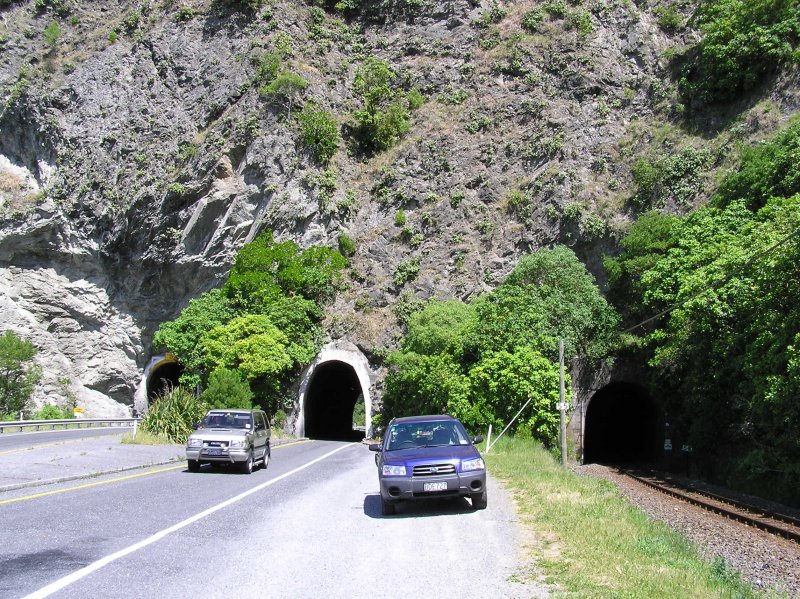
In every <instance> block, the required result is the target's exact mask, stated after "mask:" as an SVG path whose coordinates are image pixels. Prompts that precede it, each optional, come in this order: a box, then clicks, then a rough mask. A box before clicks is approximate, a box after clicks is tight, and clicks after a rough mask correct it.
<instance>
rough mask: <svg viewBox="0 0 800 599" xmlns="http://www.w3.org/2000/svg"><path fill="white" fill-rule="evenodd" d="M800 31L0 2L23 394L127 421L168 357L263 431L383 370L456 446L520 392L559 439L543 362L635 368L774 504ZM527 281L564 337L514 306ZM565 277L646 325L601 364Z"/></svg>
mask: <svg viewBox="0 0 800 599" xmlns="http://www.w3.org/2000/svg"><path fill="white" fill-rule="evenodd" d="M799 10H800V9H799V6H798V2H797V0H755V1H748V0H717V1H705V0H696V1H694V0H637V1H635V2H634V1H631V0H611V1H600V0H526V1H523V2H497V1H491V0H486V1H483V2H478V1H477V0H475V1H472V0H455V1H452V2H451V1H447V2H445V1H438V0H398V1H397V2H384V1H372V0H342V1H340V2H329V1H328V2H321V1H314V2H302V1H299V0H248V1H235V0H192V1H188V0H185V1H182V2H176V1H174V0H163V1H155V0H153V1H143V2H138V3H135V4H132V3H127V2H92V1H87V2H81V3H77V2H73V1H72V0H32V1H24V0H0V11H2V16H3V20H2V23H1V24H0V83H1V84H2V102H0V130H2V132H3V135H2V136H0V214H1V215H2V221H0V226H2V230H1V232H2V235H0V289H2V292H3V294H2V296H3V298H4V302H5V303H4V304H3V309H4V312H3V314H4V315H7V319H8V322H9V327H10V328H11V329H12V330H15V331H17V332H18V333H19V332H24V333H26V334H25V335H23V337H25V338H26V339H28V338H30V339H31V340H32V341H33V342H34V344H35V345H36V347H38V348H39V356H40V358H41V362H42V365H43V366H44V368H43V382H44V383H45V384H46V385H49V386H48V387H45V388H47V389H49V392H51V393H53V392H55V391H54V390H55V389H58V388H59V386H58V381H61V380H65V379H66V378H67V377H68V378H69V379H70V381H71V382H70V385H71V389H72V390H73V392H74V393H75V396H76V397H77V398H78V400H79V401H81V402H85V403H91V402H94V405H98V406H99V405H102V406H106V407H107V406H108V405H117V404H125V405H129V404H130V401H131V399H130V398H131V396H132V395H133V392H134V389H135V387H136V384H137V382H138V381H139V379H140V372H141V368H142V367H143V366H144V363H146V361H147V358H148V356H149V355H151V353H152V352H153V351H155V350H157V349H159V348H161V347H168V348H170V349H172V351H174V352H175V353H176V355H178V356H179V358H180V360H181V361H182V362H183V364H184V366H185V367H186V374H185V376H186V379H185V380H186V382H187V384H190V385H194V384H196V383H198V382H202V383H204V384H205V383H208V388H211V387H214V386H216V385H217V384H218V383H219V382H220V381H222V380H226V381H231V380H233V379H232V378H231V377H234V376H235V377H238V378H239V379H240V380H242V381H244V382H246V384H247V386H248V388H251V387H252V389H251V391H253V390H255V391H256V393H257V395H259V396H262V397H263V398H271V399H269V400H266V399H264V400H263V401H269V402H277V403H276V405H278V404H280V402H281V399H280V397H281V393H282V391H281V389H285V387H286V384H287V381H288V378H287V377H291V373H293V372H296V371H297V369H298V367H299V365H301V364H303V363H304V362H306V361H307V360H308V359H309V358H310V356H311V355H312V354H313V351H314V348H316V347H318V344H319V342H320V340H321V339H322V338H323V337H329V338H332V339H339V338H347V339H349V340H351V341H352V342H353V343H355V344H357V345H358V346H359V347H361V348H363V350H364V352H365V353H366V354H367V355H368V356H369V357H370V358H371V359H372V360H373V361H374V363H375V364H376V366H377V365H381V364H383V358H384V356H390V358H389V360H388V363H389V365H390V376H389V378H388V379H387V389H388V393H387V404H386V405H387V414H388V413H394V412H393V411H397V410H400V409H401V408H402V409H405V408H404V407H403V406H402V405H401V404H400V403H397V402H398V401H400V398H401V395H402V394H404V393H405V394H407V397H408V398H412V397H421V396H422V395H424V394H425V393H429V394H430V395H431V397H434V398H435V401H434V403H433V406H432V407H435V408H436V409H440V408H441V409H445V407H446V408H447V409H453V410H462V412H461V413H462V414H463V415H464V417H465V418H466V419H470V418H473V421H474V422H475V423H476V424H477V423H478V422H481V423H486V422H487V421H493V420H494V419H496V418H504V417H505V413H504V410H506V407H505V406H501V405H499V403H498V399H497V398H498V397H499V395H494V396H493V395H491V394H492V393H498V392H497V390H492V389H489V388H490V386H491V385H490V381H492V380H495V379H498V380H503V377H506V380H508V379H511V378H512V377H517V375H518V374H519V373H521V372H524V371H525V370H524V369H525V368H527V367H528V365H529V364H534V365H536V372H535V373H534V374H536V376H535V377H533V378H536V380H537V381H539V382H537V390H538V391H542V390H545V391H546V392H544V395H542V397H547V398H548V399H547V400H546V401H544V400H543V401H542V406H543V409H544V406H547V407H548V408H549V407H551V405H550V404H551V402H552V369H553V359H554V356H553V355H552V351H553V343H552V341H553V339H554V338H555V336H556V335H559V336H561V335H564V336H567V337H568V341H569V343H568V345H569V349H568V351H569V353H570V356H575V355H578V356H584V357H594V358H598V359H599V358H601V357H602V358H608V357H613V356H615V355H626V356H634V357H635V359H637V360H640V361H641V362H647V363H649V364H650V365H651V367H652V369H653V372H654V377H656V378H654V382H653V385H654V388H658V389H668V390H670V393H668V394H669V395H671V396H673V397H676V398H679V399H676V402H675V405H673V406H670V407H669V410H670V418H671V419H672V420H673V421H674V422H675V423H676V424H675V426H677V427H679V428H680V430H681V434H682V435H683V436H684V437H685V440H686V441H687V442H689V443H691V444H692V445H693V446H694V447H695V452H696V454H698V455H699V454H701V453H702V454H703V455H706V456H707V457H708V463H709V464H710V463H711V462H712V460H713V459H716V458H717V457H719V456H720V455H722V454H723V453H725V452H726V451H727V454H726V455H729V456H732V457H733V458H735V459H736V463H737V464H738V465H737V466H736V468H744V469H745V470H746V471H741V472H740V471H738V470H735V469H734V466H733V464H734V461H731V462H730V463H728V464H722V463H721V462H717V463H720V464H721V465H720V467H719V470H720V471H719V472H718V473H717V474H718V475H719V476H721V477H727V478H729V479H730V480H734V479H737V480H741V481H745V482H746V484H748V485H750V486H756V485H757V484H759V481H761V482H762V483H763V482H769V483H772V482H775V485H774V487H775V488H777V489H785V488H786V482H787V481H791V480H792V479H791V477H792V476H795V475H796V472H794V471H793V470H792V467H791V464H792V463H795V464H796V463H798V460H797V458H796V456H797V453H796V452H797V446H796V441H793V439H796V438H797V435H796V432H797V431H796V430H795V429H794V428H792V426H793V425H792V424H791V422H793V421H794V420H796V418H794V412H793V411H792V410H793V409H794V408H793V404H792V401H791V399H790V398H791V397H792V394H793V393H795V392H796V361H797V360H796V356H795V353H796V352H795V349H794V348H795V347H796V344H797V340H796V337H795V336H796V334H797V314H796V312H795V311H794V310H795V309H794V307H793V304H792V303H791V297H792V295H791V294H792V293H794V292H795V291H796V290H795V289H794V287H793V286H792V285H793V281H796V280H797V276H796V275H797V273H796V272H794V271H792V264H793V262H792V260H794V259H795V258H796V255H795V254H793V253H792V252H795V249H796V245H795V244H796V241H795V239H796V238H791V239H789V240H787V241H786V242H785V243H781V244H780V245H778V246H777V247H776V249H774V250H770V251H767V250H769V249H770V248H771V247H772V246H773V245H775V244H778V243H779V242H780V241H781V240H782V239H783V238H784V237H788V236H789V235H790V234H791V232H792V227H793V226H794V224H793V223H794V221H793V220H792V218H793V216H792V214H793V211H794V208H793V206H794V204H793V202H795V195H796V194H797V193H798V188H797V180H798V176H797V172H796V170H795V165H796V164H797V163H798V156H797V125H796V123H795V124H793V123H794V121H792V120H791V116H792V115H793V114H795V113H796V112H797V110H798V106H800V93H798V89H800V86H798V85H797V75H798V68H797V59H798V50H797V45H798V37H799V32H800V16H799V12H798V11H799ZM766 140H771V141H766ZM776 198H777V199H776ZM267 229H269V230H272V231H273V232H274V239H272V241H270V242H269V243H267V242H265V241H264V240H263V239H262V240H260V241H258V242H257V243H255V244H254V245H252V246H246V245H245V241H246V240H248V241H249V240H253V239H256V238H257V237H258V235H259V234H260V233H261V232H263V231H264V230H267ZM275 240H278V242H276V241H275ZM284 240H291V241H292V243H294V244H295V246H293V247H291V248H289V249H288V250H287V252H288V253H287V254H286V256H288V257H286V256H283V254H282V255H281V256H277V257H276V256H275V255H274V254H273V252H276V251H278V249H277V248H279V247H282V246H281V245H280V244H281V243H283V241H284ZM243 246H244V247H245V248H247V249H245V251H244V252H243V253H239V251H240V250H241V249H242V247H243ZM562 246H567V247H569V248H570V250H569V252H571V254H570V253H569V252H568V251H567V250H565V249H564V247H562ZM333 247H338V248H339V249H340V250H341V253H342V254H345V255H347V256H348V260H349V262H348V266H347V267H345V268H343V270H342V274H343V277H344V279H345V281H346V284H345V285H343V286H341V287H340V288H338V291H339V292H338V293H337V294H336V296H335V297H334V298H332V299H331V298H330V297H329V296H326V297H324V299H323V296H325V294H326V293H327V291H325V290H324V289H323V288H321V287H320V286H319V283H320V281H321V279H313V278H312V280H305V279H303V278H302V277H300V279H298V278H297V273H298V272H301V271H304V269H305V268H306V267H307V266H308V264H309V263H310V262H314V260H316V258H319V257H320V256H321V255H322V253H324V252H332V250H325V249H320V248H333ZM300 248H307V249H303V250H301V249H300ZM548 248H550V249H548ZM552 248H555V249H552ZM284 249H286V248H284ZM281 251H283V250H281ZM620 251H621V254H620ZM314 252H318V254H315V253H314ZM264 253H266V254H269V255H268V256H267V255H265V254H264ZM306 253H307V257H308V260H306V261H305V262H304V260H305V258H304V257H305V256H306ZM604 254H607V255H608V256H609V259H608V260H606V261H605V263H606V265H607V268H608V270H606V269H604V268H603V260H602V256H603V255H604ZM762 254H763V256H762ZM237 255H238V256H239V258H237ZM331 255H332V254H331ZM282 256H283V257H286V260H287V261H288V262H287V263H286V264H288V263H289V262H290V263H291V265H290V266H287V269H286V271H285V272H284V270H283V266H282V267H281V268H280V269H279V271H280V273H279V274H276V273H275V272H270V273H264V272H260V271H259V270H258V268H257V264H258V262H259V261H260V260H267V259H275V260H277V261H278V262H280V260H282V259H283V257H282ZM323 257H324V256H323ZM556 257H559V260H560V261H559V260H556ZM334 258H335V259H336V260H338V258H336V257H335V256H334ZM576 259H577V260H579V261H580V263H582V264H583V265H585V271H584V270H581V269H580V268H578V267H577V265H578V262H577V261H576ZM237 260H239V262H237ZM547 260H553V261H554V262H553V264H552V265H551V266H552V267H553V268H557V269H559V270H563V271H564V272H565V273H569V275H568V276H567V277H566V280H574V281H577V282H580V283H581V285H580V289H575V290H570V292H569V293H568V292H567V291H566V290H563V289H560V288H559V287H558V286H557V285H554V286H553V287H552V288H550V290H549V291H552V292H553V293H554V294H555V293H557V294H561V297H562V298H577V297H580V298H588V299H587V301H588V303H586V304H585V305H584V306H583V308H585V313H581V310H580V309H579V308H580V306H577V305H575V306H572V307H573V308H575V309H576V313H574V314H559V313H558V311H557V310H555V311H552V310H553V309H554V308H553V303H554V302H553V301H552V300H553V298H554V297H556V295H548V293H545V292H543V291H542V289H540V288H539V287H538V286H537V285H532V284H530V283H529V282H528V281H526V280H525V278H524V276H523V275H522V274H520V272H521V271H520V270H519V269H522V270H523V271H524V270H525V269H527V268H532V265H533V264H536V263H537V261H544V262H546V261H547ZM235 262H236V264H235V265H234V263H235ZM332 263H333V261H332V262H331V264H332ZM795 263H796V260H795ZM281 264H283V263H281ZM254 267H255V268H254ZM295 267H298V268H299V270H297V269H296V268H295ZM231 268H233V271H232V272H231ZM581 268H583V267H581ZM326 272H327V271H326ZM587 272H588V273H591V275H593V277H594V281H596V284H597V286H598V288H599V289H601V290H602V291H604V292H605V291H606V290H607V291H608V298H609V299H610V300H611V303H612V304H613V305H614V306H615V307H616V308H617V310H618V311H619V312H620V314H621V317H622V320H623V325H622V327H621V328H622V329H625V328H628V327H631V326H633V325H635V324H637V323H639V322H641V321H643V320H645V319H649V318H651V317H653V316H655V315H656V314H659V313H660V312H664V314H663V315H661V316H660V317H659V318H658V319H656V320H653V321H651V322H649V323H648V324H647V325H646V326H644V327H637V328H636V329H634V330H633V331H629V333H633V334H635V335H637V336H638V337H633V336H632V335H631V334H626V335H623V336H622V341H623V343H622V347H621V348H616V347H614V345H613V343H611V341H610V339H611V337H613V336H609V335H608V334H607V331H610V330H611V328H612V326H611V325H612V324H613V320H614V316H613V313H612V312H611V310H609V309H607V306H605V305H603V304H602V303H601V301H600V300H602V298H601V297H600V295H599V294H598V293H597V291H596V289H594V287H593V285H594V283H592V284H591V285H584V284H585V283H586V281H589V280H590V278H589V277H588V275H587ZM229 274H230V276H229ZM323 274H324V273H323ZM328 274H329V273H328ZM325 276H327V274H324V276H323V279H324V278H325ZM607 281H608V285H606V282H607ZM704 285H712V287H711V288H710V289H708V290H705V288H704ZM215 287H216V288H219V289H218V290H216V291H209V290H210V289H212V288H215ZM323 287H324V285H323ZM202 292H207V293H205V294H203V293H202ZM572 292H574V295H571V293H572ZM700 292H702V293H700ZM695 294H699V295H696V297H695ZM190 299H193V300H194V301H193V302H192V303H190V302H189V300H190ZM323 304H324V306H325V310H324V311H323V310H322V308H321V306H322V305H323ZM581 305H583V304H581ZM667 310H669V311H667ZM597 314H600V315H601V317H602V318H601V319H600V320H599V321H598V322H597V323H596V325H597V326H598V327H599V328H602V329H603V331H605V332H602V333H601V332H600V331H599V330H591V328H590V327H587V324H586V323H587V320H586V318H588V319H589V320H591V319H592V318H594V316H596V315H597ZM779 314H782V315H788V316H783V317H782V316H778V315H779ZM562 316H563V317H565V318H567V320H569V319H570V318H572V319H573V321H571V322H573V324H574V325H575V326H574V327H573V328H572V329H567V328H565V326H561V325H559V326H556V325H554V324H553V323H554V322H555V320H558V319H560V318H561V317H562ZM554 318H555V320H554ZM164 321H167V323H168V324H163V325H162V323H164ZM98 323H99V324H98ZM436 323H438V324H436ZM469 323H477V324H475V325H474V327H473V328H472V329H470V328H465V327H466V326H467V324H469ZM434 324H435V328H436V331H437V332H436V333H435V334H434V333H433V332H432V331H431V327H432V326H434ZM159 327H161V328H159ZM481 327H483V329H481ZM490 327H494V329H491V330H490ZM445 330H447V332H445ZM156 331H158V332H157V333H156ZM571 333H573V336H572V337H570V334H571ZM406 334H407V335H406ZM404 335H406V336H405V337H404ZM428 337H430V339H428ZM253 339H258V340H260V341H263V343H259V344H258V347H259V352H261V353H259V352H254V351H253V345H252V343H251V342H252V340H253ZM435 339H438V341H436V343H434V342H433V340H435ZM151 340H152V342H151ZM267 347H271V348H272V349H273V350H274V351H272V352H271V353H270V352H267V350H266V349H263V351H262V348H267ZM395 350H396V351H395ZM393 352H394V353H393ZM524 352H528V353H524ZM240 354H241V355H240ZM245 354H247V357H244V356H245ZM251 358H252V359H251ZM506 366H508V367H507V368H506ZM215 371H218V372H217V374H216V375H214V374H213V373H214V372H215ZM532 376H533V374H532ZM437 377H440V378H441V380H444V381H447V385H442V386H435V387H434V385H433V383H434V382H435V381H437ZM537 377H538V378H537ZM276 381H277V382H276ZM426 390H428V391H426ZM506 391H508V392H509V393H510V394H511V396H513V397H514V398H515V399H514V402H512V403H514V405H517V403H518V399H520V398H521V397H522V395H524V394H525V393H526V392H527V391H528V390H527V389H523V387H522V386H521V385H516V386H510V385H507V386H506ZM434 392H436V393H438V395H434ZM504 392H505V391H504ZM466 395H474V396H475V397H480V398H481V400H480V402H476V403H475V404H474V405H472V404H470V405H466V404H464V402H463V401H461V399H462V398H463V397H465V396H466ZM40 400H41V398H40ZM243 401H244V400H243ZM259 401H262V400H261V399H259ZM409 401H410V399H409ZM432 401H433V400H432ZM393 402H394V403H393ZM392 406H394V407H392ZM406 407H408V406H406ZM711 413H713V414H714V415H715V418H709V417H706V416H707V415H708V414H711ZM719 413H724V414H725V418H716V416H717V415H718V414H719ZM526 418H527V420H526V422H525V429H526V430H527V429H529V430H530V431H531V434H534V435H538V436H540V438H541V439H542V440H545V441H548V440H551V439H552V423H550V421H549V420H548V419H547V418H544V417H543V416H542V417H539V416H536V415H534V414H528V415H527V416H526ZM537 418H538V419H537ZM787 419H788V420H787ZM793 419H794V420H793ZM700 424H703V425H708V426H711V425H713V427H712V428H711V429H703V428H702V427H701V426H700ZM712 440H714V441H717V440H719V441H720V443H719V447H718V448H716V447H715V446H712V443H711V441H712ZM731 447H735V448H736V450H735V451H729V448H731ZM712 450H713V451H712ZM740 458H741V459H740ZM781 493H784V491H783V490H782V491H781ZM784 494H785V493H784Z"/></svg>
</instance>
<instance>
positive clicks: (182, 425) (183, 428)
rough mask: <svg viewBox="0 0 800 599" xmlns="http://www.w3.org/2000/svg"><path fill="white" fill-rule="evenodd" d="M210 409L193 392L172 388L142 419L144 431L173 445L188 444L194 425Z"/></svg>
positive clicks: (181, 388)
mask: <svg viewBox="0 0 800 599" xmlns="http://www.w3.org/2000/svg"><path fill="white" fill-rule="evenodd" d="M207 410H208V408H207V407H206V405H205V404H204V403H203V402H202V401H200V399H199V398H198V397H197V396H196V395H195V394H194V393H192V392H191V391H188V390H186V389H185V388H184V387H172V388H170V389H168V390H167V391H165V392H164V393H162V394H161V395H159V396H158V397H156V398H155V400H154V401H153V403H152V404H150V408H149V409H148V411H147V415H146V416H145V417H144V418H143V419H142V423H141V427H142V430H144V431H145V432H148V433H152V434H154V435H161V436H163V437H165V438H167V439H169V440H170V442H172V443H186V439H188V438H189V435H190V434H191V432H192V431H193V430H194V425H195V424H196V423H198V422H200V420H201V419H202V418H203V415H204V414H205V413H206V411H207Z"/></svg>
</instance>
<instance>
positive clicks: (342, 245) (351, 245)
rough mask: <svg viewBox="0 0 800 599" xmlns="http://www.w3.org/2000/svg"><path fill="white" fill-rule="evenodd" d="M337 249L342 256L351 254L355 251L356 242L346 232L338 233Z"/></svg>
mask: <svg viewBox="0 0 800 599" xmlns="http://www.w3.org/2000/svg"><path fill="white" fill-rule="evenodd" d="M339 251H340V252H341V254H342V256H353V255H355V253H356V242H355V241H353V239H352V238H351V237H350V236H349V235H348V234H347V233H342V234H340V235H339Z"/></svg>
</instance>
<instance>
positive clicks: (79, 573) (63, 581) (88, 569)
mask: <svg viewBox="0 0 800 599" xmlns="http://www.w3.org/2000/svg"><path fill="white" fill-rule="evenodd" d="M352 445H353V444H352V443H348V444H347V445H342V446H341V447H337V448H336V449H334V450H333V451H330V452H328V453H326V454H325V455H323V456H320V457H318V458H316V459H314V460H311V461H310V462H307V463H306V464H303V465H302V466H299V467H297V468H295V469H294V470H291V471H289V472H286V473H284V474H281V475H280V476H278V477H276V478H273V479H271V480H268V481H266V482H264V483H261V484H260V485H256V486H255V487H253V488H252V489H248V490H247V491H245V492H244V493H241V494H239V495H236V496H235V497H231V498H230V499H227V500H225V501H223V502H222V503H219V504H217V505H215V506H212V507H210V508H208V509H207V510H204V511H202V512H200V513H198V514H195V515H194V516H191V517H189V518H187V519H186V520H184V521H182V522H178V523H177V524H174V525H172V526H170V527H169V528H165V529H164V530H161V531H159V532H157V533H155V534H154V535H152V536H149V537H147V538H146V539H144V540H142V541H139V542H138V543H135V544H133V545H131V546H130V547H126V548H125V549H121V550H120V551H117V552H116V553H112V554H111V555H107V556H106V557H104V558H101V559H99V560H97V561H96V562H94V563H91V564H89V565H88V566H84V567H83V568H81V569H80V570H76V571H75V572H73V573H72V574H68V575H67V576H64V577H63V578H59V579H58V580H56V581H55V582H51V583H50V584H48V585H47V586H46V587H43V588H41V589H39V590H38V591H35V592H33V593H31V594H30V595H26V596H25V597H24V599H39V598H41V597H49V596H50V595H52V594H53V593H55V592H56V591H60V590H61V589H63V588H64V587H66V586H68V585H71V584H72V583H74V582H77V581H79V580H80V579H81V578H85V577H86V576H88V575H89V574H91V573H92V572H95V571H96V570H99V569H100V568H102V567H103V566H107V565H108V564H110V563H112V562H114V561H116V560H118V559H120V558H123V557H125V556H126V555H130V554H131V553H133V552H134V551H138V550H139V549H143V548H144V547H147V546H148V545H152V544H153V543H155V542H156V541H158V540H161V539H163V538H164V537H166V536H167V535H169V534H172V533H173V532H176V531H178V530H180V529H181V528H184V527H186V526H189V525H190V524H193V523H194V522H197V521H198V520H201V519H202V518H205V517H206V516H210V515H211V514H213V513H214V512H216V511H219V510H221V509H223V508H226V507H228V506H229V505H233V504H234V503H236V502H237V501H241V500H242V499H244V498H245V497H247V496H249V495H252V494H253V493H257V492H259V491H261V490H262V489H265V488H267V487H269V486H270V485H274V484H275V483H277V482H278V481H280V480H283V479H284V478H287V477H289V476H292V475H294V474H297V473H298V472H300V471H302V470H305V469H306V468H308V467H309V466H313V465H314V464H316V463H317V462H321V461H322V460H324V459H327V458H329V457H330V456H332V455H333V454H335V453H336V452H339V451H341V450H343V449H346V448H347V447H350V446H352Z"/></svg>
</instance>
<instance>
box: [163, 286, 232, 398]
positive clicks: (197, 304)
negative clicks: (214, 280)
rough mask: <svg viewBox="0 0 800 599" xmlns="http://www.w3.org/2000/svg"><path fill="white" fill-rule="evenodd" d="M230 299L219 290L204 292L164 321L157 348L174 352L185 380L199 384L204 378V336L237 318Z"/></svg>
mask: <svg viewBox="0 0 800 599" xmlns="http://www.w3.org/2000/svg"><path fill="white" fill-rule="evenodd" d="M233 314H234V312H233V308H232V306H231V303H230V301H229V300H228V298H227V297H226V296H225V294H223V293H222V291H220V290H219V289H214V290H212V291H209V292H207V293H204V294H203V295H201V296H200V297H199V298H197V299H193V300H190V301H189V305H188V306H186V308H184V309H183V311H182V312H181V313H180V315H179V316H178V317H177V318H176V319H175V320H171V321H168V322H164V323H162V324H161V325H160V326H159V327H158V330H157V331H156V333H155V335H153V345H154V346H155V347H158V348H161V349H164V350H168V351H170V352H172V353H173V354H174V356H175V358H176V359H177V360H178V361H179V362H180V363H181V364H182V365H183V367H184V373H183V374H182V375H181V383H182V384H184V385H186V386H188V387H196V386H197V385H199V384H200V383H201V381H202V377H203V372H204V367H205V363H206V359H205V356H204V355H203V352H202V349H201V346H200V339H201V337H202V336H203V335H204V334H205V333H207V332H208V331H209V330H211V329H213V328H214V327H216V326H219V325H221V324H224V323H226V322H228V321H229V320H230V319H231V318H232V317H233Z"/></svg>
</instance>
